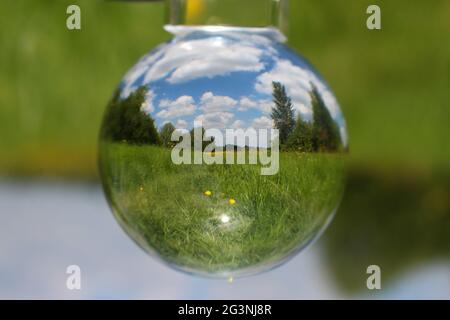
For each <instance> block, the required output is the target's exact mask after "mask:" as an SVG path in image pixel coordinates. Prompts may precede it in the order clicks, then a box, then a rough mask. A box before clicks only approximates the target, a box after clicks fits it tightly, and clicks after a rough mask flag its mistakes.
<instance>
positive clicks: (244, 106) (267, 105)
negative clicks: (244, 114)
mask: <svg viewBox="0 0 450 320" xmlns="http://www.w3.org/2000/svg"><path fill="white" fill-rule="evenodd" d="M272 107H273V102H272V101H271V100H269V99H263V100H256V101H255V100H252V99H250V98H249V97H242V98H241V100H240V101H239V111H247V110H248V109H256V110H259V111H261V112H262V113H264V114H270V113H271V112H272Z"/></svg>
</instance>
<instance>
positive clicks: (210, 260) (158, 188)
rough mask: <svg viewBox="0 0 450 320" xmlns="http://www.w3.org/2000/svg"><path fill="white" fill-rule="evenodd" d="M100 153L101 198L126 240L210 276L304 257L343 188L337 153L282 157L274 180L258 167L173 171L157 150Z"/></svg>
mask: <svg viewBox="0 0 450 320" xmlns="http://www.w3.org/2000/svg"><path fill="white" fill-rule="evenodd" d="M100 155H101V156H100V167H101V174H102V176H103V177H104V187H105V190H106V194H107V196H108V198H109V199H110V203H112V207H113V211H114V214H115V215H116V217H117V218H118V220H119V221H120V223H121V225H122V227H123V228H124V229H125V230H126V231H127V232H128V233H129V234H130V235H131V237H132V238H133V239H134V240H135V241H136V242H137V243H138V244H139V245H140V246H141V247H143V248H144V249H145V250H147V251H150V252H154V253H156V254H157V255H158V256H159V257H161V258H162V259H163V260H164V261H166V262H168V263H171V264H175V266H176V267H178V268H181V269H183V270H184V271H187V272H189V271H192V270H193V269H196V270H200V272H202V273H204V274H214V275H216V276H227V275H230V274H231V275H236V274H237V275H239V274H245V273H246V272H247V271H250V270H249V268H250V266H252V269H251V270H252V271H253V270H256V271H262V270H265V269H267V268H271V267H274V266H276V265H277V264H278V263H280V262H281V261H284V259H286V258H288V257H289V256H290V255H291V254H293V253H294V252H296V251H297V250H299V249H301V248H302V247H303V246H304V245H306V244H307V243H308V242H309V241H311V240H312V239H313V238H314V237H315V236H316V235H317V234H318V233H319V231H320V230H321V228H322V227H323V225H324V224H326V222H327V220H328V219H329V218H330V217H331V216H332V214H333V211H334V209H335V208H336V206H337V205H338V203H339V200H340V197H341V195H342V191H343V185H344V167H343V166H344V163H343V157H344V156H343V155H338V154H301V153H294V152H281V153H280V171H279V173H278V174H277V175H274V176H262V175H261V174H260V165H250V164H244V165H227V164H225V165H175V164H173V163H172V161H171V157H170V149H166V148H162V147H158V146H133V145H127V144H125V143H110V142H103V143H102V146H101V153H100ZM236 270H239V271H236Z"/></svg>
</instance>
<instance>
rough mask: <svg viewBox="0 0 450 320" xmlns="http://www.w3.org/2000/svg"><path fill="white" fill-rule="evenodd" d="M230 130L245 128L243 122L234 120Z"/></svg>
mask: <svg viewBox="0 0 450 320" xmlns="http://www.w3.org/2000/svg"><path fill="white" fill-rule="evenodd" d="M231 128H232V129H244V128H245V121H242V120H236V121H234V122H233V124H232V125H231Z"/></svg>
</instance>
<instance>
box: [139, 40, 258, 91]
mask: <svg viewBox="0 0 450 320" xmlns="http://www.w3.org/2000/svg"><path fill="white" fill-rule="evenodd" d="M205 52H208V54H207V55H205ZM263 53H264V51H263V50H262V49H260V48H258V47H256V46H255V45H253V44H250V43H234V42H232V43H228V42H226V41H225V40H223V39H222V38H220V37H211V38H207V39H199V40H192V41H184V42H180V43H175V44H172V45H171V46H170V47H168V48H167V50H165V51H164V56H162V57H161V58H160V59H158V60H157V61H156V62H154V63H153V64H152V65H151V66H150V68H149V69H148V70H146V73H145V78H144V83H148V82H151V81H156V80H159V79H162V78H166V77H167V79H166V81H167V82H169V83H172V84H175V83H183V82H186V81H190V80H193V79H198V78H202V77H208V78H213V77H215V76H220V75H227V74H230V73H232V72H237V71H249V72H257V71H261V70H263V68H264V64H263V63H262V61H261V57H262V55H263Z"/></svg>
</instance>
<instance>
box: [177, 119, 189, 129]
mask: <svg viewBox="0 0 450 320" xmlns="http://www.w3.org/2000/svg"><path fill="white" fill-rule="evenodd" d="M187 126H188V123H187V121H186V120H183V119H178V120H177V122H176V123H175V128H177V129H186V128H187Z"/></svg>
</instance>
